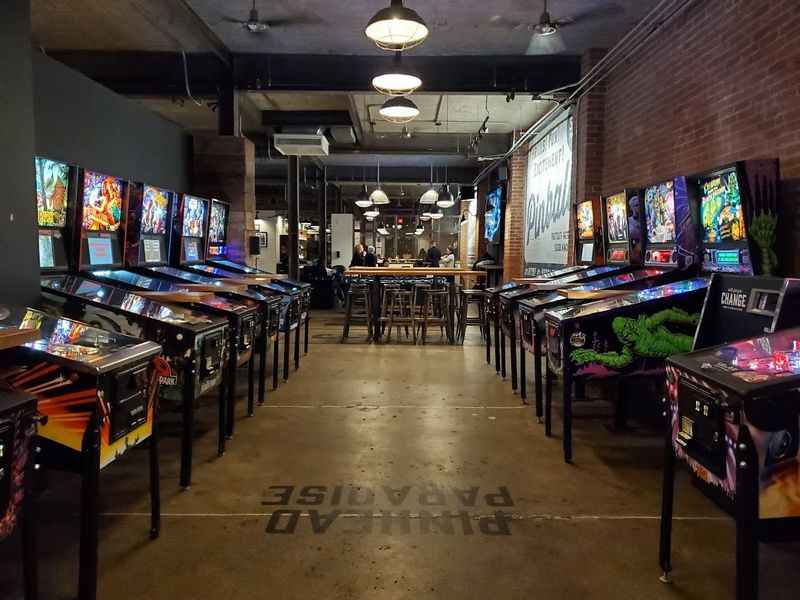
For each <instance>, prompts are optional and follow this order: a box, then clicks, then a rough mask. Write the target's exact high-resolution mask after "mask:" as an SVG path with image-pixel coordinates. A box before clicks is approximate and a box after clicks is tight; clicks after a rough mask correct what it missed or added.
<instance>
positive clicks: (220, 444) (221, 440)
mask: <svg viewBox="0 0 800 600" xmlns="http://www.w3.org/2000/svg"><path fill="white" fill-rule="evenodd" d="M228 385H230V382H229V380H228V374H227V373H225V374H223V376H222V381H221V382H220V384H219V394H218V398H217V421H218V423H217V425H218V428H217V456H222V455H223V454H225V433H226V431H227V429H226V427H225V414H226V413H227V402H226V401H225V399H226V397H227V390H226V388H227V387H228Z"/></svg>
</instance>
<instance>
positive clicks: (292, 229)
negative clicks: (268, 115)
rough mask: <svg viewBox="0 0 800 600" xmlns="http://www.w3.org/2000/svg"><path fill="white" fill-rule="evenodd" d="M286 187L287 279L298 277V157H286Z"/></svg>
mask: <svg viewBox="0 0 800 600" xmlns="http://www.w3.org/2000/svg"><path fill="white" fill-rule="evenodd" d="M287 158H288V160H287V163H288V185H287V186H286V197H287V201H288V204H289V231H288V233H289V248H288V254H289V277H290V278H292V279H298V277H299V275H300V264H299V261H300V243H299V242H300V157H299V156H289V157H287Z"/></svg>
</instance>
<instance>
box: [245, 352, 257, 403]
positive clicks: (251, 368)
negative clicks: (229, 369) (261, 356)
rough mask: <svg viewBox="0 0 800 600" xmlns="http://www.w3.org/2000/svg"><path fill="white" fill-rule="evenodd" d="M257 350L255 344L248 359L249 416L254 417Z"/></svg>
mask: <svg viewBox="0 0 800 600" xmlns="http://www.w3.org/2000/svg"><path fill="white" fill-rule="evenodd" d="M255 390H256V350H255V346H253V350H252V353H251V354H250V360H248V361H247V416H248V417H252V416H253V415H254V414H255V400H256V397H255V396H256V393H255Z"/></svg>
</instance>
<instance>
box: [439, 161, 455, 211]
mask: <svg viewBox="0 0 800 600" xmlns="http://www.w3.org/2000/svg"><path fill="white" fill-rule="evenodd" d="M455 203H456V202H455V200H453V194H451V193H450V185H449V184H448V183H447V167H445V168H444V185H443V186H442V191H441V192H439V198H438V199H437V200H436V206H438V207H439V208H450V207H451V206H453V205H454V204H455Z"/></svg>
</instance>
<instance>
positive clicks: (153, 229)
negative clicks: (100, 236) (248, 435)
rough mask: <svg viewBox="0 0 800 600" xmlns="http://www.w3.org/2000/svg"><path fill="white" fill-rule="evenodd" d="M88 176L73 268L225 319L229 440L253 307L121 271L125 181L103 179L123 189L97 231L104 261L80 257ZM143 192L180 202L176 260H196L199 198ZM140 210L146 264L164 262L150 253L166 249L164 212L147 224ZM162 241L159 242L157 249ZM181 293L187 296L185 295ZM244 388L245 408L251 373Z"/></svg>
mask: <svg viewBox="0 0 800 600" xmlns="http://www.w3.org/2000/svg"><path fill="white" fill-rule="evenodd" d="M93 175H94V174H92V173H90V172H86V174H85V175H84V178H83V180H84V186H83V189H82V190H81V191H79V195H80V196H81V197H82V198H83V206H84V216H83V220H82V223H83V225H82V227H81V229H80V236H81V243H80V248H81V253H80V260H79V263H78V268H79V269H80V270H81V272H84V273H86V275H87V276H88V277H89V278H91V279H94V280H95V281H98V282H101V283H106V284H109V285H112V286H115V287H122V288H124V289H127V290H130V291H133V292H136V293H138V294H139V295H145V296H150V297H155V298H172V299H173V300H174V301H178V302H182V303H183V302H185V303H187V304H188V306H189V307H191V308H192V309H193V310H196V311H197V312H202V313H206V314H208V315H212V316H217V317H225V318H226V319H227V320H228V333H229V338H228V340H227V344H228V353H227V364H226V376H225V378H224V379H223V382H222V386H223V387H224V388H225V398H226V408H225V415H224V417H223V420H224V421H225V431H226V435H227V437H229V438H230V437H231V436H232V435H233V430H234V423H235V419H234V416H235V406H236V396H237V394H236V388H237V380H238V373H237V372H238V369H239V367H243V366H245V365H246V366H247V367H248V369H249V370H250V371H252V370H253V369H254V366H255V363H254V361H253V354H254V353H253V349H254V345H255V339H256V336H257V334H258V332H259V328H260V321H261V313H260V305H259V303H258V302H257V301H255V300H252V299H249V298H244V297H237V298H226V297H223V296H222V295H217V294H213V295H210V296H209V295H206V296H205V297H195V293H199V292H200V291H206V292H207V291H208V290H207V289H205V288H204V289H202V290H201V289H198V288H197V287H194V290H197V292H193V291H192V288H193V286H192V285H190V284H181V283H176V282H174V281H170V280H169V279H166V278H164V277H161V276H158V275H156V274H155V273H147V274H140V273H135V272H134V271H131V270H129V269H126V268H125V260H124V256H123V254H124V249H125V238H126V236H127V235H130V234H131V232H130V231H129V227H128V219H127V217H128V211H127V207H128V204H129V202H128V196H129V195H130V194H135V193H136V187H137V186H134V185H131V184H129V183H128V182H124V181H122V180H118V179H116V178H110V177H106V176H104V177H106V179H107V180H108V179H115V180H116V181H118V182H119V184H118V185H119V186H123V189H125V190H126V191H125V193H124V195H123V198H124V202H123V203H122V205H121V209H120V210H121V215H122V216H121V217H120V218H119V220H118V222H117V227H116V228H115V229H114V230H112V231H109V232H101V233H104V234H105V235H106V237H107V239H108V240H110V241H108V242H107V245H108V247H109V248H110V249H109V250H108V252H107V258H106V259H105V260H103V261H99V260H97V257H96V256H93V255H92V253H91V252H84V251H83V250H84V248H90V247H91V243H92V240H93V239H94V238H95V237H96V234H95V232H93V231H92V229H90V227H89V224H90V221H89V215H87V207H88V206H89V205H90V198H91V197H92V194H93V193H94V192H93V186H92V179H91V178H90V176H93ZM147 187H149V188H150V190H151V191H152V192H153V196H154V198H155V197H158V196H161V197H165V196H169V199H171V200H172V201H173V202H180V203H181V204H186V205H187V207H186V208H185V210H182V211H175V212H173V214H180V215H181V218H179V219H174V218H173V222H176V221H177V225H178V226H179V227H181V228H182V230H184V231H186V232H187V234H189V235H187V236H186V237H185V242H186V243H185V245H184V247H183V248H182V252H183V253H184V254H183V255H182V257H183V256H189V257H194V256H198V257H199V256H200V255H199V254H195V253H196V252H200V250H199V248H200V240H201V239H202V235H203V234H202V232H203V230H204V228H205V223H206V219H207V204H205V203H203V201H202V200H201V199H199V198H195V197H193V196H187V195H184V196H183V198H182V199H181V198H179V197H178V196H176V195H174V194H171V193H170V192H167V191H165V190H159V189H157V188H153V187H152V186H147ZM135 204H136V203H135V202H134V205H135ZM155 204H156V203H155V202H153V203H152V204H151V206H154V205H155ZM146 208H147V207H145V206H144V204H141V208H140V209H139V211H140V212H141V213H142V214H141V215H137V216H139V219H138V221H137V224H138V225H139V227H140V230H141V228H142V227H147V229H146V231H147V232H148V233H146V234H143V235H144V236H145V237H144V238H142V240H143V242H151V244H150V247H151V251H152V254H151V259H152V260H155V259H156V258H164V257H163V256H160V254H159V253H156V251H155V248H156V242H158V244H159V250H160V249H162V248H163V249H165V248H166V242H165V239H164V240H162V238H163V237H164V236H166V227H167V222H166V219H165V217H164V215H163V212H164V211H165V210H166V207H165V206H163V205H160V206H156V207H155V208H153V209H152V211H153V212H154V213H156V214H158V215H159V216H158V217H157V218H153V219H152V220H150V221H148V219H147V218H145V217H146V215H144V212H143V211H144V210H146ZM130 229H135V225H132V226H131V228H130ZM162 241H163V242H164V243H163V245H162ZM146 248H147V246H146V245H145V244H142V245H141V247H140V253H141V255H143V256H144V257H145V260H146V259H147V255H145V251H146ZM187 291H188V292H189V293H186V292H187ZM248 384H249V385H248V404H251V403H252V399H253V396H254V393H255V390H254V387H253V385H254V381H253V377H252V374H250V376H249V377H248Z"/></svg>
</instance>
